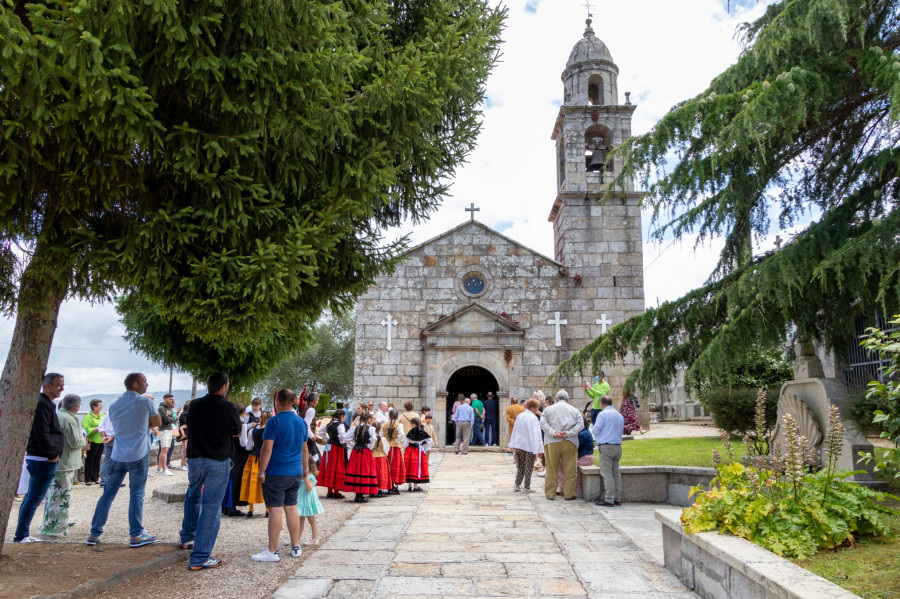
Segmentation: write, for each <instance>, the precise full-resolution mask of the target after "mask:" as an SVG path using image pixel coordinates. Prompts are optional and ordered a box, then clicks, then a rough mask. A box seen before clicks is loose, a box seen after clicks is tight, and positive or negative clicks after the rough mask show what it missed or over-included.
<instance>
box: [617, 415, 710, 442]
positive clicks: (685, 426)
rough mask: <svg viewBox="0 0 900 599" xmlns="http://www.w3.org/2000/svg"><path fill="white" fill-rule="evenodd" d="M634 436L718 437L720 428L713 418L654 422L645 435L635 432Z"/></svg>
mask: <svg viewBox="0 0 900 599" xmlns="http://www.w3.org/2000/svg"><path fill="white" fill-rule="evenodd" d="M632 436H634V438H635V440H640V439H673V438H679V437H718V436H719V429H718V428H717V427H716V425H715V424H713V423H712V420H701V421H699V422H696V421H692V422H654V423H652V424H650V430H649V431H647V432H646V433H644V434H643V435H642V434H640V433H639V432H634V433H632Z"/></svg>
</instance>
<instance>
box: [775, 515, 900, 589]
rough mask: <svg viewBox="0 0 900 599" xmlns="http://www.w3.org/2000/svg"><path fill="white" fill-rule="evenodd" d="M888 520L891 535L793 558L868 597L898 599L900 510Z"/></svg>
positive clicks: (869, 538) (899, 578) (800, 564)
mask: <svg viewBox="0 0 900 599" xmlns="http://www.w3.org/2000/svg"><path fill="white" fill-rule="evenodd" d="M893 507H894V508H900V504H894V505H893ZM888 524H889V526H890V527H891V533H892V536H890V537H879V538H871V537H862V538H860V539H857V540H856V546H855V547H839V548H837V549H830V550H828V551H820V552H819V553H817V554H816V555H814V556H812V557H811V558H808V559H804V560H798V559H795V560H791V561H793V562H794V563H795V564H797V565H798V566H802V567H804V568H806V569H807V570H809V571H810V572H814V573H816V574H818V575H819V576H821V577H822V578H827V579H828V580H830V581H831V582H833V583H834V584H837V585H840V586H842V587H844V588H845V589H847V590H848V591H851V592H853V593H856V594H857V595H859V596H860V597H864V598H865V599H896V598H898V597H900V559H898V556H900V514H895V515H893V516H891V517H890V518H888Z"/></svg>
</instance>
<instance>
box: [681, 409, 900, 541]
mask: <svg viewBox="0 0 900 599" xmlns="http://www.w3.org/2000/svg"><path fill="white" fill-rule="evenodd" d="M758 397H761V398H762V397H764V394H763V393H762V392H760V394H759V396H758ZM763 405H764V402H762V401H758V402H757V406H758V409H759V413H757V415H756V418H755V420H756V422H757V426H758V427H759V426H760V423H761V422H764V421H765V414H764V413H761V412H762V410H763ZM784 426H785V431H786V437H787V447H786V448H776V450H775V451H773V452H772V453H773V457H772V459H771V460H766V458H765V456H764V455H763V454H761V453H759V452H758V451H757V450H756V448H755V446H754V445H752V444H750V445H747V448H748V449H749V450H750V456H749V463H741V462H734V461H732V462H730V463H727V462H722V461H721V460H719V459H716V458H717V456H715V454H714V466H715V468H716V478H714V479H713V480H712V482H711V483H710V485H709V489H704V488H703V487H702V486H697V487H694V488H692V489H691V495H695V494H696V495H697V498H696V502H695V503H694V505H693V506H691V507H689V508H686V509H685V510H684V512H683V513H682V516H681V521H682V524H684V527H685V531H686V532H687V533H688V534H693V533H697V532H703V531H707V530H713V529H718V530H719V531H720V532H722V533H725V532H727V533H731V534H733V535H736V536H739V537H743V538H745V539H748V540H750V541H752V542H754V543H756V544H758V545H761V546H762V547H765V548H766V549H768V550H770V551H773V552H774V553H777V554H778V555H785V556H790V557H800V558H803V557H806V556H809V555H813V554H815V553H816V552H817V551H818V550H820V549H827V548H831V547H837V546H839V545H841V544H843V543H845V542H851V543H852V542H853V539H854V537H855V536H857V535H887V534H889V533H890V530H889V529H888V527H887V524H886V515H888V514H892V513H894V510H892V509H890V508H888V507H886V506H885V505H883V503H881V502H883V501H885V500H887V499H897V498H896V497H893V496H891V495H888V494H886V493H880V492H877V491H873V490H871V489H869V488H867V487H864V486H862V485H859V484H856V483H853V482H850V481H847V480H845V479H846V478H847V477H848V476H849V475H850V474H852V473H849V472H844V473H838V472H836V471H835V466H836V464H837V460H838V457H839V456H840V451H841V439H842V437H843V425H842V424H841V422H840V416H839V414H838V410H837V408H836V407H834V406H832V409H831V415H830V418H829V422H828V430H827V431H826V450H827V456H828V459H827V465H826V467H825V468H824V469H822V470H820V471H818V472H808V471H806V467H805V463H806V461H807V459H808V456H806V455H804V443H805V441H804V439H803V437H802V436H800V429H799V426H798V425H797V423H796V421H795V420H794V419H793V417H791V415H790V414H788V415H787V416H786V417H785V419H784ZM757 432H759V431H757ZM723 441H724V442H725V444H726V448H727V449H728V453H729V457H732V458H733V452H732V450H731V448H730V447H729V446H728V443H729V442H728V438H727V435H725V433H723ZM781 449H784V450H785V454H784V458H783V459H782V457H781V456H782V453H781Z"/></svg>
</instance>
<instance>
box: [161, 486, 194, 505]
mask: <svg viewBox="0 0 900 599" xmlns="http://www.w3.org/2000/svg"><path fill="white" fill-rule="evenodd" d="M187 488H188V486H187V483H176V484H174V485H166V486H164V487H157V488H155V489H153V497H155V498H156V499H162V500H163V501H165V502H166V503H184V496H185V494H187Z"/></svg>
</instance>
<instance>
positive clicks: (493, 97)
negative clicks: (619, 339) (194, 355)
mask: <svg viewBox="0 0 900 599" xmlns="http://www.w3.org/2000/svg"><path fill="white" fill-rule="evenodd" d="M504 4H505V5H506V6H508V7H509V19H508V21H507V23H506V30H505V32H504V36H503V37H504V41H505V43H504V45H503V47H502V52H503V57H502V59H501V60H502V62H501V63H500V64H499V65H498V66H497V68H496V69H495V71H494V72H493V74H492V75H491V77H490V79H489V81H488V83H487V94H488V101H487V102H486V103H485V107H484V124H483V129H482V132H481V135H480V137H479V140H478V147H477V148H476V149H475V151H474V152H472V154H471V156H470V157H469V162H468V164H466V165H464V166H463V167H462V168H460V169H459V172H458V173H457V177H456V179H455V181H454V184H453V187H452V189H451V195H450V196H449V197H448V198H447V199H446V201H445V202H444V203H443V205H442V206H441V207H440V209H439V210H438V211H437V212H436V213H434V214H433V215H432V217H431V219H430V220H429V221H427V222H425V223H421V224H419V225H416V226H415V227H413V225H412V224H407V225H405V226H403V227H400V228H398V229H396V230H392V231H388V232H386V235H387V237H388V238H395V237H396V236H398V235H402V234H409V235H410V238H411V240H412V242H413V243H414V244H416V243H421V242H423V241H426V240H427V239H430V238H432V237H434V236H436V235H439V234H441V233H442V232H444V231H445V230H447V229H449V228H451V227H454V226H456V225H458V224H460V223H461V222H463V221H464V220H467V219H468V218H469V215H468V213H467V212H464V211H463V208H464V207H466V206H468V205H469V204H470V203H471V202H474V203H475V204H476V205H477V206H478V207H480V208H481V210H480V211H479V212H478V213H477V218H478V220H480V221H481V222H483V223H485V224H487V225H488V226H491V227H494V228H499V229H503V233H504V234H505V235H507V236H509V237H512V238H513V239H516V240H518V241H520V242H522V243H524V244H525V245H528V246H529V247H531V248H533V249H535V250H537V251H539V252H541V253H543V254H546V255H550V256H552V254H553V231H552V228H551V225H550V223H549V222H547V216H548V214H549V212H550V208H551V206H552V204H553V201H554V198H555V196H556V175H555V161H554V144H553V142H552V141H551V139H550V135H551V133H552V130H553V124H554V122H555V120H556V115H557V112H558V107H559V105H560V103H561V101H562V91H563V90H562V82H561V81H560V75H561V73H562V70H563V68H564V67H565V63H566V60H567V58H568V56H569V52H570V51H571V49H572V46H573V45H574V44H575V43H576V42H577V41H578V40H579V39H580V38H581V36H582V34H583V32H584V18H585V16H586V14H585V8H584V5H583V3H582V2H580V1H575V0H565V1H563V0H555V1H553V2H549V1H541V0H510V1H508V2H504ZM732 4H733V5H734V6H732V9H731V10H732V12H731V14H728V13H726V11H725V6H724V2H723V1H722V0H693V1H692V2H672V1H671V0H631V1H630V2H620V3H609V2H603V3H598V6H595V7H594V8H593V13H594V19H593V29H594V31H595V32H596V35H597V36H598V37H600V38H601V39H602V40H603V41H604V42H605V43H606V44H607V46H608V47H609V49H610V52H611V53H612V56H613V58H614V60H615V61H616V63H617V65H618V67H619V85H618V88H619V96H620V97H619V101H620V102H622V101H624V92H626V91H630V92H631V99H632V102H635V103H637V104H638V107H637V110H636V112H635V114H634V121H633V132H634V133H636V134H639V133H643V132H645V131H647V130H648V129H649V128H650V127H651V126H652V125H653V124H654V123H655V122H656V121H657V120H658V119H659V118H660V117H661V116H663V115H664V114H665V113H666V112H667V111H668V110H669V108H671V107H672V106H673V105H674V104H675V103H677V102H679V101H681V100H684V99H686V98H690V97H692V96H694V95H696V94H698V93H699V92H700V91H702V90H703V89H704V88H705V87H706V86H707V85H708V83H709V82H710V80H711V79H712V78H713V77H715V76H716V75H717V74H718V73H720V72H722V71H723V70H724V69H725V68H726V67H727V66H728V65H730V64H731V63H733V62H734V60H735V59H736V58H737V56H738V54H739V51H740V48H739V46H738V43H737V41H736V40H735V38H734V32H735V29H736V27H737V25H738V24H739V22H741V21H746V20H752V18H754V16H755V15H758V14H760V13H761V11H762V10H764V7H765V6H764V4H753V3H748V2H747V1H746V0H740V1H735V2H732ZM645 226H646V223H645ZM782 237H785V236H784V235H782ZM664 247H666V246H662V248H664ZM662 248H661V247H655V246H652V245H647V247H646V248H645V265H649V266H648V267H647V271H646V273H645V285H646V297H647V304H648V305H652V304H655V303H656V298H657V297H659V300H660V301H665V300H666V299H673V298H675V297H678V296H680V295H682V294H683V293H684V292H685V291H687V290H689V289H691V288H693V287H696V286H697V285H699V284H701V283H702V282H703V281H704V280H705V279H706V277H707V276H708V274H709V272H710V271H711V270H712V268H713V266H714V264H715V257H716V255H717V252H718V250H717V249H714V248H706V249H703V250H701V251H699V252H697V253H696V254H695V252H694V250H693V241H685V242H682V243H680V244H675V245H674V246H672V247H671V248H669V249H667V250H665V252H663V254H662V256H661V257H660V258H659V259H657V260H656V262H654V263H653V264H652V265H650V262H651V261H652V260H653V259H654V257H655V256H656V255H657V254H658V253H659V251H660V250H661V249H662ZM12 329H13V323H12V322H11V321H0V360H5V358H6V352H7V348H8V347H9V341H10V340H11V338H12ZM122 332H123V330H122V327H121V325H120V324H119V323H118V318H117V316H116V314H115V310H114V309H113V307H112V306H111V305H109V304H97V305H90V304H87V303H84V302H71V301H70V302H66V304H65V305H64V306H63V309H62V311H61V314H60V320H59V328H58V330H57V333H56V337H55V339H54V347H53V351H52V352H51V355H50V365H49V366H50V368H52V369H55V370H59V371H61V372H64V373H65V374H66V381H67V388H68V390H71V391H72V392H74V393H79V394H82V395H90V394H91V393H106V392H110V393H112V392H117V391H119V390H121V389H122V379H123V378H124V375H125V374H126V373H127V372H130V371H141V372H144V373H145V374H147V376H148V378H149V379H150V382H151V388H153V389H166V388H168V373H167V372H164V371H162V370H161V369H160V368H159V367H158V366H155V365H153V364H151V363H148V362H147V361H146V360H144V359H143V358H141V357H140V356H137V355H135V354H132V353H131V352H130V351H129V349H128V345H127V344H126V343H125V341H124V340H123V339H122V338H121V334H122ZM185 387H187V388H189V387H190V377H188V376H184V375H176V380H175V388H185Z"/></svg>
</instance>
